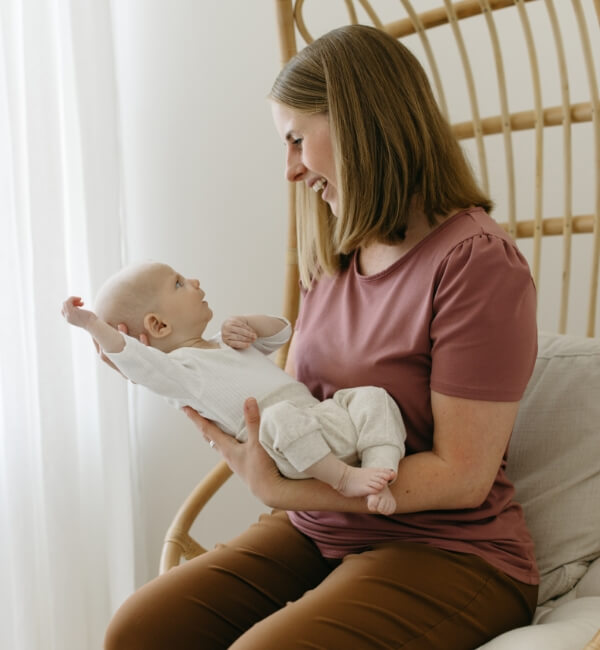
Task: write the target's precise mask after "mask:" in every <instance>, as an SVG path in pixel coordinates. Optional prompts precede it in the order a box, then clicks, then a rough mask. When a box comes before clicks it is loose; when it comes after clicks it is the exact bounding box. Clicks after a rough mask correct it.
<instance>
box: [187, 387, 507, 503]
mask: <svg viewBox="0 0 600 650" xmlns="http://www.w3.org/2000/svg"><path fill="white" fill-rule="evenodd" d="M431 402H432V409H433V415H434V426H435V432H434V443H433V449H432V450H431V451H427V452H421V453H418V454H412V455H411V456H408V457H407V458H405V459H403V460H401V461H400V465H399V469H398V477H397V479H396V481H395V482H394V483H393V485H391V486H390V489H391V490H392V493H393V495H394V497H395V499H396V503H397V510H396V512H397V513H409V512H417V511H421V510H444V509H462V508H475V507H477V506H479V505H480V504H481V503H482V502H483V501H484V500H485V498H486V497H487V495H488V493H489V491H490V489H491V486H492V484H493V482H494V479H495V477H496V475H497V473H498V468H499V467H500V463H501V462H502V457H503V455H504V452H505V450H506V447H507V445H508V441H509V439H510V434H511V431H512V427H513V424H514V420H515V418H516V414H517V410H518V402H483V401H477V400H466V399H461V398H457V397H449V396H447V395H442V394H440V393H435V392H432V399H431ZM186 413H187V414H188V416H189V417H190V418H191V419H192V420H193V421H194V423H195V424H196V426H198V428H200V429H201V431H202V433H203V435H204V437H205V438H206V439H207V440H212V441H214V442H215V447H216V448H217V449H218V451H219V452H221V454H222V455H223V457H224V458H225V460H226V461H227V463H228V464H229V466H230V467H231V468H232V470H233V471H234V472H236V474H238V475H239V476H240V477H241V478H242V480H244V482H245V483H246V484H247V485H248V487H249V488H250V490H251V491H252V492H253V493H254V494H255V495H256V496H257V497H258V498H259V499H260V500H261V501H263V503H265V504H266V505H267V506H270V507H273V508H279V509H283V510H330V511H338V512H364V513H367V512H369V510H368V508H367V504H366V499H365V498H364V497H360V498H348V497H344V496H342V495H341V494H339V493H338V492H336V491H335V490H333V488H331V487H330V486H328V485H327V484H325V483H322V482H320V481H317V480H314V479H306V480H292V479H286V478H284V477H283V476H281V474H280V473H279V471H278V470H277V467H276V466H275V463H274V462H273V461H272V460H271V458H270V457H269V456H268V454H267V453H266V452H265V451H264V449H263V448H262V446H261V445H260V443H259V441H258V428H259V424H260V415H259V413H258V406H257V405H256V401H255V400H253V399H250V400H247V402H246V404H245V407H244V413H245V417H246V425H247V428H248V442H246V443H239V442H237V441H236V440H235V439H234V438H232V437H231V436H227V435H226V434H224V433H223V432H222V431H221V430H220V429H219V428H218V427H216V426H215V425H214V424H213V423H211V422H209V421H208V420H205V419H204V418H202V417H201V416H199V415H198V414H197V413H196V412H195V411H193V410H192V409H186Z"/></svg>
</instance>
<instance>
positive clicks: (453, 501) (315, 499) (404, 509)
mask: <svg viewBox="0 0 600 650" xmlns="http://www.w3.org/2000/svg"><path fill="white" fill-rule="evenodd" d="M477 482H478V479H477V477H475V476H473V481H472V484H473V488H471V486H470V483H471V482H470V481H469V477H468V476H466V477H465V476H458V472H457V470H456V469H454V468H452V467H451V466H450V465H448V464H447V463H445V462H444V461H443V460H442V459H440V458H439V457H438V456H436V455H435V454H434V453H433V452H421V453H418V454H413V455H411V456H408V457H406V458H404V459H403V460H401V461H400V465H399V468H398V477H397V479H396V480H395V481H394V483H393V484H392V485H391V486H390V489H391V491H392V494H393V495H394V498H395V499H396V511H395V512H396V514H405V513H410V512H419V511H423V510H454V509H462V508H469V507H476V506H477V505H479V503H480V502H481V501H482V499H481V498H480V495H481V494H482V491H481V490H480V489H476V487H475V484H476V483H477ZM415 486H418V489H416V488H415ZM264 488H265V489H264V490H261V489H260V488H259V489H257V490H255V492H256V495H257V496H258V497H259V498H260V499H261V500H263V501H264V503H265V504H266V505H268V506H269V507H272V508H277V509H281V510H323V511H335V512H358V513H369V512H370V511H369V509H368V508H367V500H366V498H365V497H353V498H349V497H345V496H343V495H341V494H340V493H339V492H337V491H336V490H334V489H333V488H332V487H330V486H329V485H327V484H326V483H322V482H321V481H318V480H316V479H305V480H294V479H287V478H284V477H281V480H280V481H279V482H278V483H276V482H273V484H271V485H269V486H266V485H265V486H264ZM371 514H372V513H371Z"/></svg>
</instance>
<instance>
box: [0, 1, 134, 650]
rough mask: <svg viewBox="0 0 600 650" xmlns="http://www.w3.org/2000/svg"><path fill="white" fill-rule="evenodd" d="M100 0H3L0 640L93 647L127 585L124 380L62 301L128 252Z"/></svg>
mask: <svg viewBox="0 0 600 650" xmlns="http://www.w3.org/2000/svg"><path fill="white" fill-rule="evenodd" d="M117 97H118V94H117V84H116V80H115V72H114V55H113V43H112V24H111V11H110V2H109V0H71V1H69V0H1V2H0V218H1V221H0V227H1V230H0V286H1V294H0V295H1V301H0V305H1V309H2V314H1V318H0V350H1V363H0V575H1V576H2V577H1V579H0V612H2V624H1V625H0V647H2V648H6V649H7V650H8V649H9V648H10V649H11V650H13V649H14V650H42V649H43V650H54V649H56V650H84V649H88V648H89V649H90V650H92V649H93V650H97V649H98V648H100V647H101V646H102V637H103V632H104V628H105V626H106V623H107V621H108V619H109V618H110V615H111V613H112V612H113V611H114V609H115V608H116V607H117V606H118V604H119V603H120V602H121V601H122V600H123V598H124V597H125V596H126V595H127V594H128V593H130V592H131V591H132V590H133V588H134V582H135V576H134V543H135V530H136V526H135V517H134V512H135V510H136V509H135V494H136V490H135V485H136V481H135V471H134V464H133V462H132V458H134V454H133V453H132V449H131V447H132V441H133V435H132V432H131V431H132V427H131V426H130V412H129V404H128V394H127V386H126V384H125V383H124V382H122V381H121V380H120V379H119V378H118V377H117V376H116V375H115V373H113V372H112V371H110V370H109V369H108V368H104V367H101V366H100V364H98V363H97V362H96V359H95V358H94V357H95V354H94V351H93V349H92V346H91V344H90V342H89V339H88V337H87V335H85V333H84V332H82V331H80V330H74V329H73V328H70V327H69V326H67V325H66V323H65V322H64V321H63V320H62V318H61V316H60V303H61V302H62V300H63V299H64V298H65V297H66V296H67V295H68V294H70V293H74V294H77V295H82V296H84V299H85V298H88V299H89V298H91V297H92V296H93V294H94V292H95V290H96V289H97V287H98V285H99V283H100V282H101V281H102V279H103V278H105V277H106V276H107V274H109V273H111V272H113V271H114V270H115V269H116V268H118V267H119V266H120V265H121V263H122V261H123V251H122V248H123V245H122V238H121V232H122V228H121V216H120V195H121V189H120V185H121V181H120V157H119V138H118V120H117Z"/></svg>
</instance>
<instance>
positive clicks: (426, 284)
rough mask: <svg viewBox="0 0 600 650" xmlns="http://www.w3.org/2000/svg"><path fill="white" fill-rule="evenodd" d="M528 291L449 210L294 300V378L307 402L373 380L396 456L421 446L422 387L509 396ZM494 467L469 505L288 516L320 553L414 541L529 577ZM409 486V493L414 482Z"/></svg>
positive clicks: (525, 325)
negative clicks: (402, 250) (367, 272)
mask: <svg viewBox="0 0 600 650" xmlns="http://www.w3.org/2000/svg"><path fill="white" fill-rule="evenodd" d="M535 312H536V296H535V288H534V285H533V280H532V278H531V275H530V272H529V268H528V265H527V262H526V261H525V260H524V258H523V257H522V255H521V254H520V253H519V251H518V249H517V248H516V246H515V244H514V242H513V241H512V240H511V239H510V238H509V237H508V236H507V235H506V234H505V233H504V231H503V230H502V229H501V228H500V227H499V226H498V225H497V224H496V223H495V222H494V221H493V220H492V219H491V218H490V217H489V216H488V215H487V213H486V212H485V211H484V210H482V209H480V208H473V209H470V210H465V211H462V212H459V213H457V214H455V215H454V216H453V217H451V218H450V219H448V220H446V221H445V222H443V223H442V225H440V226H439V227H438V228H436V229H435V230H434V231H433V232H432V233H430V234H429V235H428V236H427V237H426V238H425V239H423V240H422V241H421V242H420V243H419V244H418V245H417V246H415V247H414V248H413V249H411V250H410V251H409V252H408V253H407V254H406V255H404V256H403V257H402V258H401V259H399V260H398V261H397V262H395V263H394V264H392V265H391V266H390V267H388V268H387V269H385V270H384V271H382V272H380V273H377V274H376V275H372V276H362V275H360V273H359V272H358V269H357V266H356V259H355V258H354V257H352V258H351V259H350V263H349V266H348V268H347V269H345V270H344V271H342V272H340V273H339V274H338V275H336V276H335V277H323V278H321V279H320V280H319V282H318V283H317V284H316V285H315V286H314V287H313V289H312V290H311V291H309V292H308V293H306V294H305V295H304V296H303V301H302V307H301V311H300V316H299V318H298V322H297V325H296V335H295V350H296V356H295V360H294V361H295V367H296V372H297V378H298V379H299V380H300V381H302V382H304V383H305V384H307V386H308V387H309V389H310V390H311V392H312V393H313V394H314V395H315V396H316V397H317V398H318V399H321V400H323V399H326V398H328V397H331V396H332V395H333V393H334V392H335V391H336V390H338V389H340V388H347V387H351V386H366V385H375V386H381V387H383V388H385V389H386V390H387V391H388V392H389V393H390V395H392V396H393V397H394V399H395V400H396V401H397V403H398V405H399V406H400V409H401V411H402V416H403V418H404V421H405V424H406V429H407V440H406V448H407V454H412V453H415V452H419V451H423V450H429V449H431V447H432V440H433V418H432V412H431V403H430V391H431V390H435V391H437V392H440V393H443V394H446V395H453V396H457V397H463V398H467V399H481V400H491V401H517V400H519V399H520V398H521V397H522V395H523V392H524V390H525V387H526V385H527V382H528V380H529V377H530V375H531V372H532V370H533V365H534V362H535V356H536V350H537V326H536V315H535ZM505 465H506V459H505V460H504V461H503V463H502V466H501V468H500V470H499V471H498V475H497V477H496V480H495V482H494V485H493V487H492V489H491V491H490V493H489V495H488V497H487V499H486V501H485V502H484V503H483V504H482V505H481V506H480V507H479V508H475V509H464V510H438V511H426V512H416V513H411V514H401V515H392V516H390V517H384V516H380V515H367V514H351V513H332V512H318V511H310V512H291V513H290V518H291V521H292V522H293V524H294V525H295V526H296V527H297V528H298V529H299V530H300V531H302V532H303V533H305V534H306V535H308V536H309V537H311V538H312V539H313V540H314V541H315V543H316V544H317V545H318V547H319V548H320V550H321V552H322V553H323V555H324V556H326V557H342V556H344V555H346V554H347V553H352V552H360V551H362V550H365V549H368V548H369V546H370V545H372V544H375V543H377V542H381V541H385V540H390V539H396V540H404V541H410V542H421V543H425V544H431V545H433V546H436V547H439V548H443V549H447V550H451V551H458V552H465V553H473V554H476V555H479V556H481V557H483V558H484V559H486V560H487V561H488V562H489V563H490V564H492V565H493V566H496V567H497V568H498V569H500V570H501V571H504V572H505V573H507V574H508V575H510V576H512V577H514V578H516V579H518V580H521V581H523V582H526V583H530V584H536V583H537V582H538V579H539V578H538V571H537V567H536V563H535V557H534V549H533V542H532V540H531V537H530V535H529V532H528V530H527V527H526V525H525V521H524V518H523V512H522V509H521V507H520V506H519V505H518V504H516V503H515V502H514V501H513V500H512V498H513V494H514V489H513V487H512V485H511V483H510V482H509V481H508V479H507V478H506V475H505V472H504V468H505ZM415 488H416V489H418V486H415Z"/></svg>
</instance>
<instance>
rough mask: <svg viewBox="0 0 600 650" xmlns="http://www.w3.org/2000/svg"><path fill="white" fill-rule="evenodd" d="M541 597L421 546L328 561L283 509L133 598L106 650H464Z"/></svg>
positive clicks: (385, 547) (518, 619)
mask: <svg viewBox="0 0 600 650" xmlns="http://www.w3.org/2000/svg"><path fill="white" fill-rule="evenodd" d="M536 597H537V587H535V586H530V585H525V584H523V583H520V582H517V581H515V580H513V579H511V578H509V577H507V576H506V575H504V574H503V573H501V572H500V571H498V570H496V569H494V568H493V567H491V566H489V565H488V564H487V563H486V562H485V561H483V560H481V559H480V558H478V557H476V556H474V555H465V554H460V553H451V552H448V551H441V550H438V549H435V548H432V547H428V546H425V545H422V544H408V543H402V542H386V543H383V544H378V545H377V546H375V547H374V548H373V549H372V550H369V551H365V552H363V553H360V554H356V555H348V556H346V557H345V558H344V560H343V561H342V562H335V561H330V560H326V559H324V558H323V557H322V556H321V554H320V553H319V552H318V550H317V548H316V547H315V546H314V544H313V543H312V542H311V541H310V540H309V539H307V538H306V537H305V536H304V535H302V534H300V533H299V532H298V531H297V530H296V529H295V528H294V527H293V526H292V525H291V524H290V522H289V520H288V518H287V515H286V514H285V513H283V512H279V513H275V514H272V515H264V516H262V517H261V518H260V520H259V522H258V523H257V524H254V525H253V526H251V527H250V528H249V529H248V530H247V531H246V532H245V533H243V534H242V535H240V536H239V537H237V538H236V539H234V540H232V541H231V542H230V543H229V544H227V545H224V546H220V547H218V548H217V549H215V550H214V551H211V552H209V553H206V554H205V555H202V556H200V557H198V558H196V559H194V560H192V561H190V562H188V563H186V564H184V565H182V566H180V567H177V568H175V569H172V570H171V571H169V572H167V573H166V574H164V575H162V576H160V577H158V578H156V579H154V580H153V581H151V582H150V583H148V584H147V585H145V586H144V587H142V588H141V589H140V590H139V591H137V592H136V593H135V594H133V596H131V597H130V598H129V599H128V600H127V601H126V602H125V603H124V604H123V606H122V607H121V608H120V609H119V611H118V612H117V613H116V615H115V617H114V619H113V621H112V622H111V624H110V626H109V628H108V631H107V634H106V641H105V650H184V649H185V650H196V649H198V650H200V649H202V650H217V649H219V648H232V649H234V650H293V649H296V648H302V649H308V648H311V649H313V650H314V649H317V648H318V649H322V650H342V649H343V650H347V649H351V650H362V649H364V650H367V649H371V648H373V649H375V648H377V649H384V648H386V649H388V648H404V649H405V650H425V649H432V650H461V649H465V650H466V649H469V648H470V649H472V648H477V647H478V646H479V645H481V644H483V643H485V642H486V641H488V640H489V639H491V638H493V637H495V636H497V635H498V634H501V633H502V632H504V631H505V630H509V629H511V628H514V627H518V626H521V625H527V624H528V623H529V622H530V621H531V617H532V615H533V612H534V610H535V605H536Z"/></svg>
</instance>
